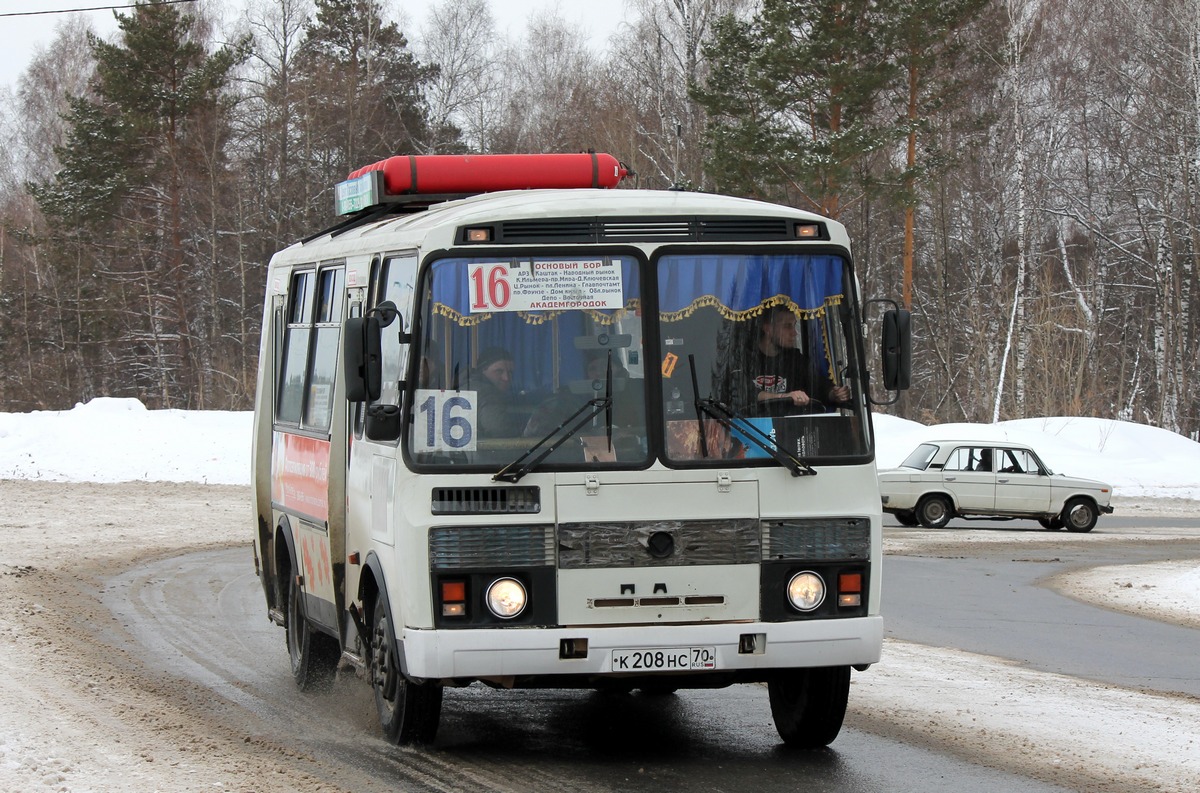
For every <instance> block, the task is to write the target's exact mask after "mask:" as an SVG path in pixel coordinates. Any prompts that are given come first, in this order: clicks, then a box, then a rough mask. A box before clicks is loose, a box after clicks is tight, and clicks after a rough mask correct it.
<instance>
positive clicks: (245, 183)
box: [0, 0, 1200, 439]
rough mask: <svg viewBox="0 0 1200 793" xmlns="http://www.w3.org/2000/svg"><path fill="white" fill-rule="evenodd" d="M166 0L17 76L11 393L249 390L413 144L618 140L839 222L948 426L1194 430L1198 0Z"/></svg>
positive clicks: (669, 171)
mask: <svg viewBox="0 0 1200 793" xmlns="http://www.w3.org/2000/svg"><path fill="white" fill-rule="evenodd" d="M402 6H403V0H394V2H386V1H385V0H247V2H246V5H245V12H244V13H243V14H242V15H240V16H238V17H237V18H222V17H220V15H219V14H218V13H217V12H216V11H217V7H215V6H211V5H210V4H208V3H207V2H206V0H197V1H196V2H186V1H181V0H145V2H141V3H139V4H138V5H137V6H136V7H135V8H132V9H129V10H128V11H126V12H121V13H120V14H119V19H118V28H119V29H118V31H117V33H116V34H115V35H114V36H112V37H109V38H108V39H106V40H101V39H98V38H97V37H96V36H95V35H93V34H91V32H90V31H89V29H88V28H87V26H86V23H85V22H84V21H83V20H81V19H75V20H67V21H66V22H65V23H64V24H62V25H60V26H59V27H58V29H57V34H56V40H55V41H54V43H53V44H52V46H50V47H49V48H48V49H47V50H46V51H45V52H44V53H43V54H42V55H40V56H39V57H37V58H36V59H35V60H34V61H33V62H32V63H31V65H30V66H29V68H28V70H27V71H26V73H25V74H24V75H23V77H22V78H21V79H20V81H19V83H18V86H17V89H16V91H15V92H13V93H12V94H10V95H8V96H0V102H2V103H3V105H4V108H3V110H4V112H3V114H2V120H0V138H2V144H3V145H2V147H0V410H3V411H10V412H11V411H22V410H32V409H62V408H69V407H70V406H72V405H73V404H75V403H76V402H78V401H86V400H88V399H90V398H92V397H96V396H112V397H136V398H138V399H141V400H142V401H143V402H144V403H145V404H147V405H148V406H150V407H157V408H189V409H232V410H243V409H247V408H248V407H249V406H250V405H251V398H252V394H253V390H254V377H255V368H256V365H257V361H256V356H257V351H258V333H259V323H260V321H261V310H262V309H261V300H262V295H263V290H264V287H265V277H266V263H267V261H268V259H269V258H270V256H271V254H272V253H273V252H274V251H275V250H277V249H279V248H282V247H284V246H286V245H288V244H289V243H291V242H293V241H295V240H297V239H299V238H302V237H304V236H306V235H308V234H311V233H312V232H313V231H315V230H319V229H321V228H325V227H327V226H329V225H330V224H331V223H332V222H333V213H332V206H333V198H332V189H333V185H334V184H335V183H336V182H338V181H339V180H341V179H343V178H345V176H346V174H347V173H348V172H349V171H350V170H352V169H353V168H356V167H358V166H361V165H363V164H366V163H369V162H374V161H376V160H379V159H382V158H384V157H387V156H391V155H393V154H399V153H417V154H432V153H462V152H484V153H490V152H555V151H583V150H587V149H594V150H597V151H607V152H609V153H612V154H613V155H615V156H617V157H618V158H619V159H621V160H622V161H624V162H625V163H627V164H628V166H629V167H630V168H631V169H632V171H634V172H635V173H636V177H634V178H633V179H630V180H628V181H627V183H626V186H634V187H650V188H667V187H682V188H685V189H698V190H706V191H718V192H726V193H733V194H738V195H746V196H751V197H756V198H762V199H766V200H770V201H776V202H780V203H785V204H789V205H793V206H798V207H802V208H805V209H812V210H816V211H818V212H822V213H824V214H827V215H829V216H831V217H834V218H836V219H838V220H840V221H841V222H843V223H845V224H846V225H847V227H848V229H849V231H850V234H851V239H852V240H853V244H854V252H855V259H856V262H857V266H858V272H859V278H860V281H861V283H862V285H863V291H864V293H865V295H866V296H867V297H895V298H898V299H901V300H902V301H903V302H904V303H906V304H907V305H909V306H910V307H911V310H912V312H913V318H914V322H913V327H914V347H915V350H916V354H915V361H914V372H913V388H912V390H911V391H909V392H907V393H906V394H905V396H904V397H903V399H902V401H901V402H900V403H899V405H898V406H897V408H896V410H895V412H897V413H898V414H900V415H903V416H904V417H906V418H911V419H915V420H918V421H921V422H924V423H934V422H947V421H970V422H977V421H995V420H1002V419H1010V418H1023V417H1026V416H1039V415H1041V416H1071V415H1087V416H1099V417H1106V418H1119V419H1125V420H1130V421H1136V422H1141V423H1146V424H1150V425H1154V426H1159V427H1163V428H1165V429H1169V430H1172V431H1176V432H1180V433H1182V434H1185V435H1188V436H1189V437H1192V438H1193V439H1196V438H1197V437H1198V435H1200V391H1198V390H1197V389H1195V388H1194V385H1195V380H1196V376H1197V368H1198V367H1197V360H1198V357H1200V314H1198V312H1197V311H1196V310H1195V308H1194V302H1195V300H1196V298H1197V296H1198V295H1200V282H1198V278H1200V276H1198V275H1197V266H1196V264H1197V262H1196V257H1197V251H1198V250H1200V214H1198V209H1200V202H1198V199H1200V0H1102V2H1095V0H844V1H842V2H828V0H815V1H813V2H809V1H808V0H759V1H756V0H627V3H626V17H625V18H626V20H627V22H626V23H625V24H623V25H622V26H621V27H620V28H619V29H618V31H617V32H616V33H615V34H614V35H613V36H612V38H611V39H610V40H609V42H608V48H607V50H606V51H604V52H596V51H595V50H594V49H592V48H590V47H589V45H588V42H587V36H586V35H585V34H584V31H581V30H579V29H575V28H573V27H572V25H571V24H570V23H568V22H566V21H565V20H564V19H563V18H561V16H558V15H556V14H554V13H549V14H546V15H542V16H536V17H533V18H531V19H530V20H529V23H528V25H527V27H526V28H525V30H524V32H523V35H521V36H520V37H518V38H517V39H515V40H514V39H510V38H506V37H503V36H501V35H499V34H497V32H496V31H497V28H498V26H497V20H496V19H495V17H494V16H493V11H492V8H491V7H490V5H489V2H488V0H443V1H442V2H439V3H437V4H436V5H435V7H434V8H433V10H432V11H431V13H430V15H429V17H428V18H427V20H426V22H425V24H424V25H423V26H422V27H421V29H419V30H402V29H401V28H400V27H399V26H398V24H397V23H396V22H395V21H394V20H395V19H396V18H398V16H397V12H398V11H399V10H400V9H402Z"/></svg>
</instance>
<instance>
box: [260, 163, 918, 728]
mask: <svg viewBox="0 0 1200 793" xmlns="http://www.w3.org/2000/svg"><path fill="white" fill-rule="evenodd" d="M625 174H626V171H625V168H624V167H623V166H622V165H621V164H620V163H619V162H618V161H617V160H616V159H615V158H613V157H611V156H609V155H606V154H596V153H586V154H578V155H576V154H550V155H491V156H444V155H442V156H418V157H407V156H397V157H391V158H389V159H387V160H384V161H382V162H379V163H375V164H373V165H370V166H367V167H366V168H363V169H360V170H358V171H355V172H354V173H352V174H351V175H350V178H349V179H347V180H346V181H345V182H342V183H340V184H339V185H337V187H336V198H335V200H336V204H337V208H338V211H339V215H340V217H341V220H340V221H339V222H338V223H337V225H335V226H334V227H332V228H330V229H327V230H325V231H322V232H320V233H317V234H314V235H313V236H311V237H308V238H307V239H304V240H303V241H300V242H297V243H295V244H293V245H291V246H290V247H288V248H286V249H284V250H282V251H279V252H278V253H276V254H275V255H274V256H273V257H272V259H271V262H270V267H269V274H268V284H267V293H266V303H265V308H264V314H263V325H262V343H261V350H260V356H259V361H260V368H259V375H258V387H257V396H256V403H255V420H254V446H253V477H254V479H253V481H254V486H253V489H254V502H255V510H256V513H257V526H256V529H255V532H254V561H255V568H256V571H257V573H258V575H259V577H260V579H261V583H262V587H263V591H264V593H265V595H266V605H267V614H268V617H269V619H270V620H272V621H273V622H275V623H277V624H278V625H280V626H282V627H283V628H284V629H285V637H286V645H287V652H288V656H289V659H290V662H291V671H292V674H293V676H294V678H295V681H296V683H297V684H298V685H299V686H300V687H301V688H306V687H309V686H313V685H316V684H318V683H320V682H322V681H324V680H329V679H330V678H332V676H333V675H335V673H336V672H337V670H338V669H342V670H346V671H347V672H349V671H350V670H354V671H355V672H356V673H357V677H359V678H361V679H363V680H364V681H366V682H368V683H369V685H370V686H371V688H372V689H373V691H374V700H375V704H376V707H377V710H378V716H379V721H380V724H381V727H382V731H383V733H384V735H385V736H386V737H387V738H388V739H390V740H392V741H394V742H396V743H400V744H420V743H428V742H430V741H432V740H434V738H435V735H436V732H437V728H438V722H439V719H440V714H441V711H442V703H443V692H444V691H445V689H447V688H453V687H459V686H468V685H486V686H492V687H498V688H506V689H507V688H523V687H559V688H592V689H607V690H612V691H617V692H626V691H632V690H634V689H638V690H641V691H642V692H646V693H647V694H649V695H658V696H664V695H672V694H673V693H674V692H676V691H677V690H679V689H691V688H722V687H726V686H729V685H732V684H736V683H760V684H765V685H766V687H767V691H768V694H769V697H768V699H769V702H770V708H771V713H772V716H773V719H774V722H775V725H776V727H777V728H778V731H779V734H780V736H781V738H782V739H783V741H785V742H786V743H788V744H792V745H796V746H806V747H815V746H823V745H827V744H828V743H830V742H831V741H833V740H834V739H835V737H836V736H837V734H838V732H839V730H840V729H841V724H842V721H843V717H844V714H845V709H846V704H847V697H848V693H849V686H850V676H851V670H852V669H854V670H858V671H860V672H861V671H864V670H866V669H867V668H868V667H869V666H871V665H872V664H874V663H876V662H877V661H878V660H879V657H880V650H881V644H882V638H883V620H882V617H881V615H880V593H881V567H880V565H881V560H882V555H881V538H880V525H881V511H880V497H879V488H878V484H877V481H876V473H875V463H874V436H873V434H872V425H871V412H870V410H871V409H870V406H871V405H872V404H882V403H883V402H882V401H876V400H877V399H880V400H882V399H883V397H884V396H886V395H887V394H892V400H893V401H894V399H895V396H896V394H895V392H897V391H898V390H899V389H901V388H905V387H907V381H908V377H909V370H910V364H909V356H910V352H909V346H910V342H909V338H910V334H909V325H908V323H909V317H908V314H907V312H905V311H903V310H901V309H899V308H898V307H897V306H896V304H894V303H891V301H866V302H864V301H863V299H862V298H861V297H860V295H859V287H858V283H857V281H856V278H855V274H854V269H853V261H852V258H851V254H850V245H849V241H848V240H847V236H846V232H845V229H844V228H843V227H842V226H841V225H840V224H839V223H837V222H835V221H833V220H830V219H828V218H825V217H821V216H818V215H814V214H811V213H808V212H804V211H800V210H797V209H794V208H790V207H785V206H778V205H773V204H769V203H763V202H759V201H753V200H746V199H740V198H731V197H725V196H719V195H710V194H703V193H698V192H682V191H666V190H637V189H612V188H614V187H616V186H617V184H618V182H619V181H620V180H621V179H622V177H624V176H625ZM876 302H879V303H881V304H882V305H880V306H878V308H879V309H880V310H879V311H874V309H875V308H877V306H875V305H874V304H875V303H876ZM889 304H890V306H891V307H890V308H888V307H887V306H888V305H889ZM868 313H874V314H878V321H879V334H878V335H879V338H880V339H881V341H880V357H879V358H878V359H874V361H873V362H872V363H870V364H868V360H867V357H866V356H865V353H864V336H865V335H866V330H867V325H866V319H865V317H866V315H867V314H868ZM872 327H873V326H872ZM871 372H874V373H876V375H877V377H878V380H877V382H876V384H875V385H876V387H877V388H878V393H879V396H878V397H876V396H873V395H872V391H871V385H872V384H871V382H870V380H869V379H868V378H869V373H871ZM450 701H451V703H453V701H454V700H453V698H451V700H450Z"/></svg>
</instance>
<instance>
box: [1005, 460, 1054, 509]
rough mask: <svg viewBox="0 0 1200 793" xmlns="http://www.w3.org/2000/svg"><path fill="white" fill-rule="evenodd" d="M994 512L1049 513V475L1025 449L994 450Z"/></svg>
mask: <svg viewBox="0 0 1200 793" xmlns="http://www.w3.org/2000/svg"><path fill="white" fill-rule="evenodd" d="M996 455H997V456H996V459H997V460H998V461H999V462H998V463H997V465H996V468H997V471H996V511H997V512H1001V513H1012V514H1031V513H1048V512H1049V511H1050V477H1049V476H1048V475H1047V474H1046V473H1045V471H1044V470H1043V469H1042V467H1041V465H1040V464H1039V463H1038V460H1037V458H1036V457H1034V455H1033V453H1032V452H1030V451H1029V450H1028V449H997V450H996Z"/></svg>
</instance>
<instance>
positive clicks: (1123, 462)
mask: <svg viewBox="0 0 1200 793" xmlns="http://www.w3.org/2000/svg"><path fill="white" fill-rule="evenodd" d="M874 421H875V429H876V433H877V435H878V464H879V467H880V468H894V467H896V466H898V465H899V464H900V463H901V462H902V461H903V460H904V458H905V457H907V456H908V454H909V452H911V451H912V450H913V449H914V448H916V446H917V444H919V443H921V442H922V441H925V440H936V439H945V438H950V439H956V438H961V439H964V440H1009V441H1014V442H1017V443H1023V444H1026V445H1028V446H1030V447H1032V448H1033V449H1034V450H1035V451H1036V452H1037V453H1038V454H1039V455H1040V456H1041V458H1042V459H1043V460H1044V461H1045V462H1046V464H1047V465H1049V466H1050V467H1051V468H1052V469H1053V470H1055V471H1058V472H1060V473H1064V474H1070V475H1073V476H1083V477H1088V478H1091V479H1099V480H1101V481H1104V482H1108V483H1109V484H1111V485H1112V486H1113V488H1114V490H1115V495H1116V496H1118V497H1121V498H1155V499H1166V498H1177V499H1200V474H1197V471H1200V443H1196V442H1195V441H1191V440H1188V439H1187V438H1184V437H1182V436H1180V435H1177V434H1175V433H1173V432H1168V431H1166V430H1161V429H1158V428H1155V427H1147V426H1144V425H1141V424H1131V423H1129V422H1126V421H1111V420H1108V419H1094V418H1035V419H1022V420H1020V421H1004V422H1001V423H999V424H938V425H934V426H932V427H926V426H924V425H922V424H918V423H916V422H914V421H907V420H905V419H900V418H896V417H894V416H888V415H877V416H875V419H874ZM253 422H254V419H253V415H252V414H251V413H249V412H230V411H213V410H204V411H199V410H147V409H146V407H145V406H144V405H143V404H142V403H141V402H139V401H138V400H136V399H111V398H101V399H93V400H92V401H90V402H88V403H86V404H79V405H76V406H75V408H74V409H73V410H62V411H34V412H32V413H0V479H35V480H44V481H51V482H130V481H149V482H155V481H159V482H202V483H209V484H236V485H244V484H249V482H250V441H251V437H250V436H251V432H252V427H253Z"/></svg>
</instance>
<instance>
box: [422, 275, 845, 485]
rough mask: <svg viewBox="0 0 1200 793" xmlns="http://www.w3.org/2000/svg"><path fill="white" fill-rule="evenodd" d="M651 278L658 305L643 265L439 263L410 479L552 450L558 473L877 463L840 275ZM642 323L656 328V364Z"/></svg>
mask: <svg viewBox="0 0 1200 793" xmlns="http://www.w3.org/2000/svg"><path fill="white" fill-rule="evenodd" d="M653 266H654V268H655V277H653V278H651V279H650V281H649V283H650V285H651V286H653V287H654V289H655V292H656V293H655V294H654V295H650V296H644V295H642V294H641V286H640V285H641V276H640V271H641V267H642V265H641V263H640V262H639V260H637V259H636V258H634V257H633V256H604V255H595V254H592V255H582V254H581V255H557V256H543V257H529V256H512V257H495V256H491V257H472V258H467V257H455V258H444V259H440V260H436V261H434V262H433V263H432V264H431V265H430V267H429V268H428V270H427V273H426V275H425V277H424V280H423V282H422V285H421V292H420V309H419V317H418V322H417V323H416V331H417V334H418V338H417V339H416V341H415V348H414V350H415V352H416V354H417V355H418V356H419V357H418V359H417V361H418V362H417V364H416V365H415V367H414V368H415V372H416V374H415V380H416V382H415V383H414V392H413V401H412V406H413V410H412V423H411V425H410V426H411V429H410V432H409V433H408V435H407V438H406V442H407V445H408V452H409V454H410V459H411V460H412V462H413V463H414V464H415V465H417V466H425V465H428V466H446V465H452V466H464V465H465V466H484V467H488V468H492V469H496V470H499V469H501V468H503V467H504V466H505V465H507V464H509V463H513V462H514V461H516V460H518V459H521V458H522V455H526V453H527V452H528V451H529V450H530V448H531V447H533V446H534V445H535V444H537V443H538V442H539V441H545V444H544V446H543V447H542V450H544V449H545V448H546V447H549V446H555V448H554V449H553V451H552V452H550V453H549V454H547V455H546V456H545V457H544V458H541V457H540V456H536V455H535V457H537V459H538V463H537V467H538V468H542V469H550V470H555V469H558V470H566V469H578V468H580V467H585V466H586V467H595V466H601V467H603V466H614V467H620V468H637V467H644V466H646V465H648V464H649V463H650V461H651V459H653V458H655V457H658V458H660V459H662V460H663V462H664V463H665V464H667V465H669V466H672V467H692V466H705V465H712V464H716V463H719V464H721V465H725V466H728V465H730V464H731V463H732V464H734V465H741V464H744V465H773V464H778V463H777V461H778V460H779V457H778V455H777V454H774V453H773V452H775V451H776V450H778V451H782V452H785V453H786V454H788V455H790V456H794V457H796V458H798V459H799V460H802V461H805V462H810V461H811V460H822V461H824V462H830V461H832V460H834V459H838V458H846V457H859V458H861V457H862V456H863V455H866V454H868V451H869V444H868V440H867V435H866V433H867V426H868V423H867V420H866V414H865V404H866V403H865V399H864V394H863V385H864V384H863V382H862V381H861V374H860V372H861V362H860V360H859V349H860V347H859V343H858V340H857V338H856V337H855V336H854V328H855V325H854V323H853V320H852V316H851V310H850V306H851V303H852V296H853V290H852V288H851V283H850V275H849V269H850V268H849V267H848V266H847V263H846V261H845V260H844V259H843V258H841V257H839V256H836V255H812V254H807V253H805V254H801V253H777V254H775V253H768V254H763V253H741V252H721V253H709V252H697V253H667V254H665V255H661V256H659V257H658V258H657V259H656V260H654V262H653ZM647 297H648V299H647ZM648 306H657V311H654V310H650V311H646V310H644V309H645V308H647V307H648ZM645 323H657V328H653V327H651V328H649V330H651V331H656V335H657V338H658V345H659V349H658V350H657V352H656V351H654V350H653V349H651V351H650V361H649V362H648V361H647V359H646V350H645V348H644V345H643V339H647V338H653V336H652V335H651V334H650V333H648V332H647V327H646V326H645ZM656 380H657V381H658V382H655V381H656ZM648 383H649V384H650V385H651V386H652V388H650V389H648V388H647V384H648ZM659 385H661V388H659V387H658V386H659ZM651 394H657V395H660V396H661V399H658V398H656V399H654V400H653V401H652V400H650V399H648V395H651ZM717 411H720V412H722V413H723V414H725V415H727V416H729V417H731V418H730V419H728V420H726V421H724V422H721V421H718V420H717V419H716V418H714V414H715V412H717ZM651 428H654V429H653V430H652V429H651ZM702 439H703V440H702ZM773 458H774V459H773ZM526 459H528V457H526ZM739 461H740V462H739Z"/></svg>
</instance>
